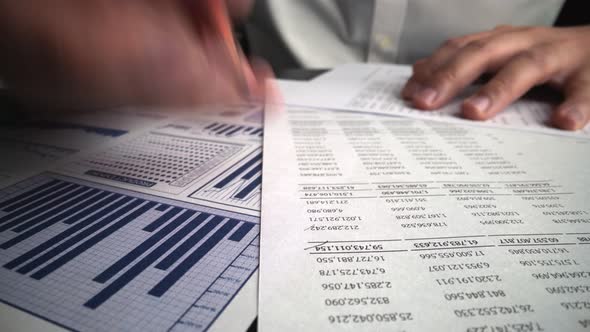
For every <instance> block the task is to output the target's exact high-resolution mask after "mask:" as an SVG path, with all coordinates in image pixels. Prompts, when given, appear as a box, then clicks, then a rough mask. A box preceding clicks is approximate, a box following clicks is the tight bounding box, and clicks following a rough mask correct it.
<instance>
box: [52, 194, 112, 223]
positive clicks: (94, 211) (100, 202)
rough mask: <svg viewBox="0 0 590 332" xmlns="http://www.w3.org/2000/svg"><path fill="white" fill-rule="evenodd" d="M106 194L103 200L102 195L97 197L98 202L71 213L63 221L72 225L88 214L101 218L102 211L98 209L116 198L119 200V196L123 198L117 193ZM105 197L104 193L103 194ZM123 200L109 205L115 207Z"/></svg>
mask: <svg viewBox="0 0 590 332" xmlns="http://www.w3.org/2000/svg"><path fill="white" fill-rule="evenodd" d="M104 194H106V196H108V197H106V198H105V199H104V200H101V199H102V197H100V198H99V197H97V199H96V200H97V201H98V202H97V203H96V204H94V205H91V206H88V207H87V208H85V209H83V210H82V211H79V212H78V213H76V214H74V215H71V216H69V217H67V218H66V219H63V220H62V222H63V223H64V224H66V225H72V224H75V223H77V222H78V221H80V220H83V219H84V218H85V217H87V216H91V217H90V218H94V217H96V218H99V217H100V213H97V212H98V211H100V210H101V209H102V208H103V207H105V206H107V205H109V204H111V203H112V202H115V201H116V200H118V199H119V198H121V197H122V196H121V195H117V194H112V195H108V194H109V193H104ZM102 196H103V197H104V195H102ZM120 203H122V202H117V203H116V204H115V205H113V206H111V207H109V209H115V208H116V207H117V206H118V205H117V204H120Z"/></svg>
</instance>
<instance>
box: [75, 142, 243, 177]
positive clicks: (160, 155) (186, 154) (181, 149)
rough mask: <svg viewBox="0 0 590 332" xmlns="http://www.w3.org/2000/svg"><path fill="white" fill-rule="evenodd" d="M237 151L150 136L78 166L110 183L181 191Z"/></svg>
mask: <svg viewBox="0 0 590 332" xmlns="http://www.w3.org/2000/svg"><path fill="white" fill-rule="evenodd" d="M241 150H242V145H239V144H233V143H226V142H220V141H214V140H205V139H198V138H192V137H183V136H175V135H169V134H165V133H157V132H151V133H147V134H145V135H142V136H140V137H137V138H135V139H132V140H130V141H128V142H125V143H122V144H119V145H117V146H113V147H111V148H110V149H108V150H107V151H104V152H101V153H99V154H97V155H96V156H94V157H92V158H88V159H86V160H84V161H81V162H80V164H82V165H83V166H85V167H88V168H89V169H90V170H91V171H92V172H90V173H89V174H91V175H96V176H102V177H107V176H108V177H109V178H110V179H113V180H119V181H124V182H127V183H134V184H141V185H144V186H150V187H151V186H155V185H164V186H176V187H184V186H186V185H187V184H189V183H191V182H192V181H194V180H195V179H198V178H199V177H200V176H201V175H203V174H204V173H206V172H208V171H209V170H211V169H212V168H214V167H215V166H217V165H219V164H221V163H223V162H224V161H225V160H227V159H228V158H230V157H232V156H234V155H236V154H237V153H239V152H240V151H241Z"/></svg>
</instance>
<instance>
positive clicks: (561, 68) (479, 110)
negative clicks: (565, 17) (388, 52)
mask: <svg viewBox="0 0 590 332" xmlns="http://www.w3.org/2000/svg"><path fill="white" fill-rule="evenodd" d="M484 73H495V74H494V75H493V77H492V79H491V80H490V81H489V82H488V83H487V84H485V85H484V86H483V87H482V88H481V89H479V91H477V92H476V93H475V94H474V95H472V96H470V97H468V98H467V99H465V100H464V101H463V104H462V114H463V116H464V117H466V118H469V119H473V120H486V119H489V118H491V117H493V116H494V115H496V114H498V113H499V112H501V111H502V110H503V109H504V108H505V107H507V106H508V105H509V104H510V103H512V102H514V101H515V100H516V99H518V98H520V97H521V96H522V95H524V94H525V93H526V92H527V91H528V90H529V89H531V88H532V87H534V86H536V85H540V84H545V83H547V84H549V85H551V86H554V87H556V88H558V89H559V90H561V91H562V92H563V95H564V97H565V100H564V101H563V102H562V103H561V104H560V105H558V106H557V107H556V108H555V110H554V112H553V114H552V117H551V122H552V124H553V125H554V126H556V127H558V128H562V129H567V130H576V129H580V128H582V127H584V126H585V125H586V123H587V122H588V121H589V120H590V27H572V28H546V27H511V26H500V27H497V28H496V29H494V30H491V31H485V32H481V33H477V34H472V35H467V36H463V37H459V38H455V39H451V40H449V41H447V42H445V43H444V44H443V45H442V46H441V47H440V48H439V49H438V50H437V51H435V52H434V54H433V55H432V56H430V57H428V58H426V59H423V60H420V61H418V62H417V63H416V64H415V65H414V67H413V75H412V77H411V78H410V79H409V80H408V82H407V83H406V85H405V87H404V89H403V90H402V96H403V97H404V98H406V99H409V100H411V101H412V103H413V104H414V106H415V107H417V108H420V109H424V110H434V109H437V108H440V107H441V106H444V105H445V104H446V103H448V102H449V101H451V100H452V99H453V98H454V97H456V96H457V94H458V93H459V92H461V90H463V89H464V88H465V87H466V86H468V85H469V84H471V83H472V82H474V81H475V80H476V79H477V78H478V77H480V76H481V75H482V74H484Z"/></svg>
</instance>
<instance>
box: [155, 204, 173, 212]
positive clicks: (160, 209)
mask: <svg viewBox="0 0 590 332" xmlns="http://www.w3.org/2000/svg"><path fill="white" fill-rule="evenodd" d="M168 208H170V205H166V204H160V205H158V207H157V208H156V211H160V212H164V211H166V210H168Z"/></svg>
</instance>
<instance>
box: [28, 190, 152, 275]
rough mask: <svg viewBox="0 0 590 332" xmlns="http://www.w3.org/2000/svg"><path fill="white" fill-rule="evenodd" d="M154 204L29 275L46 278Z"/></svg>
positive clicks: (147, 204)
mask: <svg viewBox="0 0 590 332" xmlns="http://www.w3.org/2000/svg"><path fill="white" fill-rule="evenodd" d="M140 202H141V201H140ZM134 203H135V202H134ZM141 203H143V202H141ZM156 204H157V203H154V202H147V203H146V204H144V205H143V206H141V207H140V208H139V209H137V210H135V211H133V212H131V213H130V214H129V215H127V216H125V217H124V218H123V219H121V220H119V221H118V222H116V223H115V224H113V225H111V226H109V227H107V228H106V229H105V230H103V231H101V232H100V233H98V234H96V235H95V236H93V237H91V238H90V239H88V240H86V241H85V242H84V243H82V244H80V245H79V246H77V247H75V248H74V249H72V250H70V251H68V252H67V253H65V254H64V255H62V256H61V257H59V258H58V259H56V260H54V261H53V262H51V263H49V264H48V265H47V266H45V267H44V268H42V269H40V270H39V271H37V272H35V273H33V275H31V277H32V278H34V279H37V280H40V279H42V278H44V277H46V276H47V275H49V274H50V273H51V272H53V271H55V270H57V269H59V268H60V267H62V266H64V265H65V264H67V263H68V262H69V261H71V260H72V259H74V258H76V257H78V256H79V255H80V254H82V253H83V252H85V251H86V250H88V249H90V248H91V247H93V246H94V245H96V244H97V243H99V242H100V241H102V240H104V239H106V238H107V237H109V236H110V235H112V234H113V233H115V232H116V231H118V230H119V229H121V228H122V227H124V226H126V225H127V224H129V223H130V222H132V221H133V220H135V219H136V218H139V217H140V216H141V215H143V214H144V213H146V212H147V211H149V210H151V209H152V208H153V207H154V206H156ZM133 205H134V204H133V203H131V204H129V206H133ZM138 205H139V204H138Z"/></svg>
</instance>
